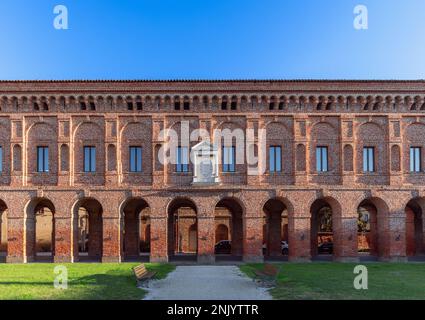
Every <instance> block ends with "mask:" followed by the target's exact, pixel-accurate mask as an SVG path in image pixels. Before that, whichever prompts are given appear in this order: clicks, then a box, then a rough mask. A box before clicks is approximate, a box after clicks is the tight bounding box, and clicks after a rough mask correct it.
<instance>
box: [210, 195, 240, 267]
mask: <svg viewBox="0 0 425 320" xmlns="http://www.w3.org/2000/svg"><path fill="white" fill-rule="evenodd" d="M242 217H243V209H242V207H241V205H240V204H239V202H238V201H237V200H235V199H233V198H226V199H223V200H221V201H219V202H218V203H217V205H216V207H215V228H216V233H215V235H216V239H215V254H216V259H217V258H218V259H220V257H223V258H225V257H226V256H227V257H229V256H230V257H232V259H240V258H241V257H242V254H243V223H242V222H243V221H242Z"/></svg>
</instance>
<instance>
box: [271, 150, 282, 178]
mask: <svg viewBox="0 0 425 320" xmlns="http://www.w3.org/2000/svg"><path fill="white" fill-rule="evenodd" d="M278 160H279V161H278ZM269 172H270V173H281V172H282V146H279V145H271V146H269Z"/></svg>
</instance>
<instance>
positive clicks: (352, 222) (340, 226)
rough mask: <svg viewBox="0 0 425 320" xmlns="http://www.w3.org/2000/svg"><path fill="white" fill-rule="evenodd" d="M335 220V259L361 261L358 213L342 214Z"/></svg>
mask: <svg viewBox="0 0 425 320" xmlns="http://www.w3.org/2000/svg"><path fill="white" fill-rule="evenodd" d="M343 210H344V208H343ZM350 212H351V211H350ZM334 221H335V224H334V226H333V238H334V260H335V261H340V262H357V261H359V258H358V254H357V214H356V215H353V214H349V215H344V214H342V216H338V217H336V219H335V220H334Z"/></svg>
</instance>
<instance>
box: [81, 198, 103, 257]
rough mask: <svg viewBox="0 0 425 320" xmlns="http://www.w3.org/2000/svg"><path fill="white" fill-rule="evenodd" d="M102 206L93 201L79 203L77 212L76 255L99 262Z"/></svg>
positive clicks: (101, 247) (101, 245)
mask: <svg viewBox="0 0 425 320" xmlns="http://www.w3.org/2000/svg"><path fill="white" fill-rule="evenodd" d="M102 213H103V209H102V205H101V204H100V203H99V201H97V200H95V199H84V200H82V201H81V203H80V205H79V207H78V211H77V223H78V227H77V228H76V231H77V232H78V235H77V239H78V253H79V256H80V257H82V256H83V257H84V256H86V257H88V258H89V259H90V260H99V259H101V257H102V252H103V219H102Z"/></svg>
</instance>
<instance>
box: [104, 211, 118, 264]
mask: <svg viewBox="0 0 425 320" xmlns="http://www.w3.org/2000/svg"><path fill="white" fill-rule="evenodd" d="M120 232H121V223H120V218H119V217H110V216H104V217H103V250H102V252H103V254H102V262H121V244H120V240H121V237H120Z"/></svg>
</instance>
